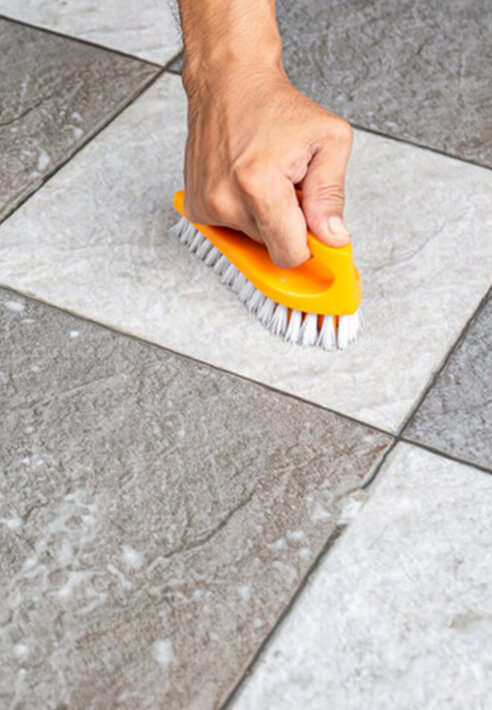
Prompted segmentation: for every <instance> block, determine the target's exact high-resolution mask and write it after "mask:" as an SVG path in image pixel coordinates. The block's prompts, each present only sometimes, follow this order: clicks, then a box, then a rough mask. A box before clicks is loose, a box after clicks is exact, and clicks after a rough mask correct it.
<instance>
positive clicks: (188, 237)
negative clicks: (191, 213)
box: [180, 222, 197, 244]
mask: <svg viewBox="0 0 492 710" xmlns="http://www.w3.org/2000/svg"><path fill="white" fill-rule="evenodd" d="M196 234H197V230H196V229H195V227H194V226H193V225H192V224H190V223H189V222H188V225H187V227H186V229H184V230H183V232H182V233H181V236H180V241H181V242H183V244H191V242H192V241H193V239H194V238H195V235H196Z"/></svg>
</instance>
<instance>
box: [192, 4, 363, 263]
mask: <svg viewBox="0 0 492 710" xmlns="http://www.w3.org/2000/svg"><path fill="white" fill-rule="evenodd" d="M180 8H181V13H182V25H183V36H184V40H185V65H184V70H183V85H184V88H185V90H186V93H187V96H188V137H187V142H186V150H185V165H184V177H185V188H186V193H185V201H184V210H185V214H186V216H187V218H188V219H189V220H190V221H192V222H195V223H197V224H214V225H223V226H227V227H232V228H234V229H238V230H240V231H242V232H244V233H245V234H247V235H249V236H250V237H251V238H252V239H255V240H256V241H259V242H262V243H264V244H265V245H266V247H267V248H268V251H269V253H270V256H271V257H272V259H273V261H274V262H275V263H276V264H277V265H278V266H281V267H286V268H288V267H294V266H297V265H299V264H301V263H303V262H304V261H306V260H307V259H308V258H309V257H310V252H309V249H308V246H307V239H306V231H307V229H309V231H311V232H312V233H313V234H315V235H316V236H317V237H318V238H319V239H320V240H321V241H323V242H325V243H326V244H329V245H332V246H343V245H345V244H347V243H348V242H349V241H350V235H349V233H348V231H347V229H346V227H345V224H344V221H343V210H344V182H345V171H346V168H347V163H348V160H349V156H350V152H351V147H352V129H351V127H350V125H349V124H348V123H347V122H346V121H345V120H343V119H342V118H340V117H338V116H336V115H335V114H333V113H331V112H330V111H328V110H326V109H324V108H322V107H321V106H319V105H318V104H317V103H315V102H314V101H311V100H310V99H309V98H308V97H306V96H304V95H303V94H302V93H301V92H299V91H297V90H296V89H295V88H294V86H293V85H292V84H291V83H290V81H289V79H288V77H287V75H286V73H285V71H284V69H283V66H282V62H281V42H280V36H279V34H278V28H277V25H276V21H275V3H274V0H262V2H258V0H241V2H235V1H233V0H180ZM296 188H300V189H301V190H302V201H301V204H299V201H298V199H297V195H296Z"/></svg>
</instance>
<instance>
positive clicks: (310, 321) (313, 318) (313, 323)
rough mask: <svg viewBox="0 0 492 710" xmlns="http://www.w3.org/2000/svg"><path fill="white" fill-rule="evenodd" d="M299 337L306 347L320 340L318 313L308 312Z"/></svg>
mask: <svg viewBox="0 0 492 710" xmlns="http://www.w3.org/2000/svg"><path fill="white" fill-rule="evenodd" d="M299 338H300V341H301V344H302V345H304V346H305V347H307V346H308V345H315V344H316V342H317V340H318V315H317V314H316V313H306V315H305V316H304V320H303V323H302V326H301V330H300V333H299Z"/></svg>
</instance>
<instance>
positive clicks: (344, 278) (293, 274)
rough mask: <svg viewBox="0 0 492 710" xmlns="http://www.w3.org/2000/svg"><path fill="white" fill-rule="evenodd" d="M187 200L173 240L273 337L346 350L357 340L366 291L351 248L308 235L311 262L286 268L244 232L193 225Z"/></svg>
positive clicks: (177, 198) (179, 196) (179, 205)
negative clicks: (208, 269) (216, 277)
mask: <svg viewBox="0 0 492 710" xmlns="http://www.w3.org/2000/svg"><path fill="white" fill-rule="evenodd" d="M297 194H298V196H299V195H300V193H299V192H298V193H297ZM183 201H184V190H179V191H178V192H176V193H175V195H174V207H175V209H176V210H177V211H178V212H179V213H180V214H181V215H182V217H181V219H180V221H179V222H178V223H177V224H176V225H175V226H174V227H172V228H171V233H172V234H173V236H175V237H177V238H178V239H179V240H180V241H181V242H182V243H183V244H186V245H187V246H188V247H189V250H190V251H191V252H193V253H194V254H195V255H196V256H197V257H198V258H199V259H201V260H202V261H204V262H205V264H207V266H210V267H213V270H214V271H215V272H216V273H217V274H218V275H219V276H220V277H221V280H222V283H223V284H225V285H227V286H229V287H230V288H232V290H233V291H234V292H235V293H236V294H237V295H238V296H239V300H240V301H241V302H242V303H243V304H244V305H245V306H246V307H247V308H248V310H249V311H251V312H252V313H254V314H255V315H256V316H257V318H258V319H259V320H260V321H261V322H262V323H263V325H265V326H266V327H267V328H269V329H270V330H271V332H272V333H274V334H275V335H280V336H282V337H284V338H285V339H286V340H288V341H290V342H293V343H300V344H301V345H304V346H307V345H317V346H319V347H321V348H324V349H325V350H336V349H343V348H345V347H346V346H347V345H348V344H349V343H350V342H352V341H353V340H355V338H356V336H357V333H358V331H359V327H360V313H359V310H358V309H359V305H360V301H361V297H362V290H361V284H360V278H359V273H358V271H357V269H356V268H355V266H354V262H353V258H352V245H351V244H347V245H346V246H343V247H329V246H327V245H326V244H323V243H322V242H321V241H320V240H319V239H317V238H316V237H315V236H314V235H313V234H310V233H309V232H308V234H307V242H308V246H309V249H310V251H311V254H312V257H311V259H309V260H308V261H306V262H305V263H304V264H301V265H300V266H297V267H295V268H292V269H281V268H280V267H278V266H276V264H274V263H273V261H272V259H271V258H270V255H269V254H268V251H267V249H266V247H264V246H263V245H262V244H258V243H257V242H255V241H253V240H252V239H250V238H249V237H248V236H246V235H245V234H243V233H242V232H238V231H236V230H234V229H229V228H227V227H216V226H208V225H202V224H194V223H191V222H189V221H188V220H187V219H186V216H185V213H184V209H183Z"/></svg>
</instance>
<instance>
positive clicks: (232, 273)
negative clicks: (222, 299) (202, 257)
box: [221, 263, 239, 286]
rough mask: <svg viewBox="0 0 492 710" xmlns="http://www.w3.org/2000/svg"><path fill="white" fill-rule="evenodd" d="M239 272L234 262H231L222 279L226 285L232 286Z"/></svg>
mask: <svg viewBox="0 0 492 710" xmlns="http://www.w3.org/2000/svg"><path fill="white" fill-rule="evenodd" d="M238 273H239V270H238V269H236V267H235V266H234V264H231V263H229V265H228V266H227V269H226V270H225V271H224V273H223V274H222V278H221V281H222V283H223V284H224V285H225V286H231V284H232V282H233V281H234V279H235V278H236V275H237V274H238Z"/></svg>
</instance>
